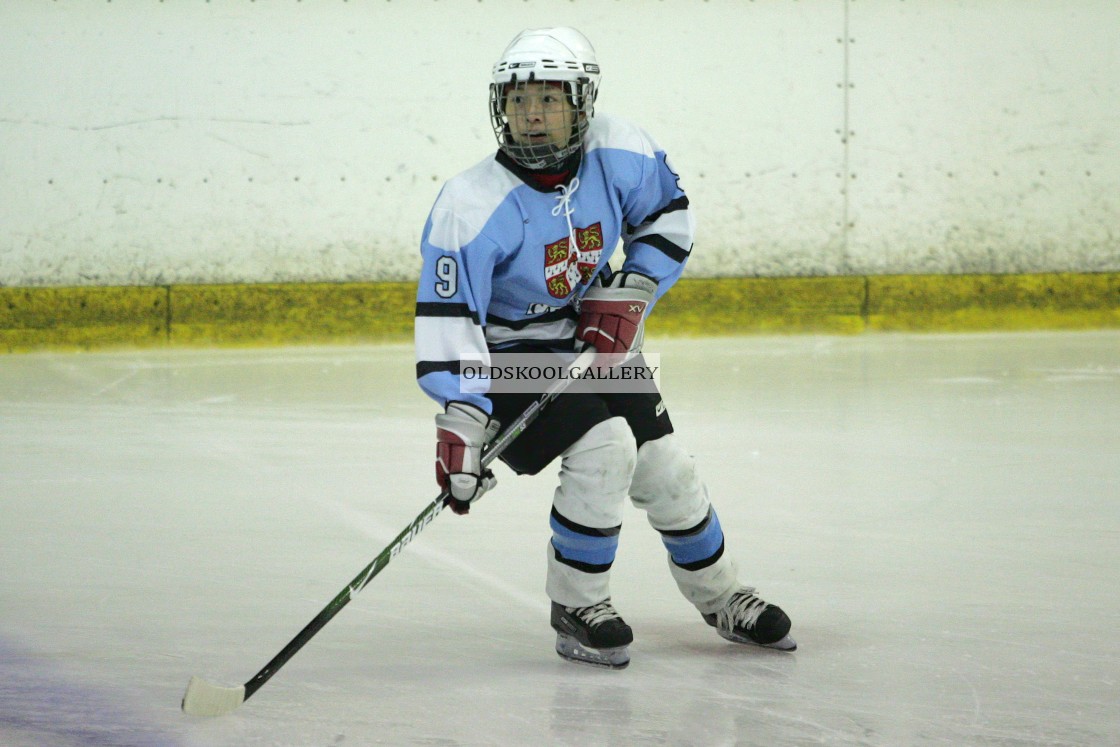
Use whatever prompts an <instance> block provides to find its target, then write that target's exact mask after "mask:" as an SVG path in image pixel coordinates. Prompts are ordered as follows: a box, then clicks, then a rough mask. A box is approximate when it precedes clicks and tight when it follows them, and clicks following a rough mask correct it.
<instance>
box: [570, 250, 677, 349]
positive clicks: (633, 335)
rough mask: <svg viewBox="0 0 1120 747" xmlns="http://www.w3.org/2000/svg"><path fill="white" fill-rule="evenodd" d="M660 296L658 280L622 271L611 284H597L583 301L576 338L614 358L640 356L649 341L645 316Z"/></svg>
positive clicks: (581, 302) (611, 280)
mask: <svg viewBox="0 0 1120 747" xmlns="http://www.w3.org/2000/svg"><path fill="white" fill-rule="evenodd" d="M655 293H657V281H656V280H654V279H653V278H650V277H646V276H645V275H641V274H639V273H637V272H620V273H618V274H616V275H614V276H613V277H611V279H610V281H609V282H608V283H607V285H593V286H592V287H591V289H590V290H589V291H587V294H586V295H585V296H584V297H583V300H582V301H580V307H579V308H580V311H579V326H578V327H577V328H576V339H577V340H579V341H580V342H583V343H585V344H587V345H592V346H594V348H595V350H597V351H598V352H599V353H600V355H604V356H610V358H609V359H608V360H609V361H610V363H611V364H612V365H615V364H617V363H621V362H622V360H623V358H622V355H618V354H626V353H637V352H638V351H640V350H641V349H642V341H643V339H644V338H645V314H646V309H647V308H649V305H650V303H651V302H652V301H653V296H654V294H655ZM612 354H615V355H612Z"/></svg>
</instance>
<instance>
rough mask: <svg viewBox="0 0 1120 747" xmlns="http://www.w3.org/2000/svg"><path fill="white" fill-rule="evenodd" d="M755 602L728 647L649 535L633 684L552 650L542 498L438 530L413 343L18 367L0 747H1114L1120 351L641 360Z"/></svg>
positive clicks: (8, 417) (543, 483) (526, 486)
mask: <svg viewBox="0 0 1120 747" xmlns="http://www.w3.org/2000/svg"><path fill="white" fill-rule="evenodd" d="M647 347H648V349H649V350H651V351H655V352H658V353H660V354H661V363H662V367H663V371H662V378H661V381H662V385H663V388H664V390H665V393H666V399H667V403H668V405H669V411H670V413H671V415H672V417H673V421H674V423H675V424H676V426H677V430H678V432H679V433H681V434H682V436H683V437H684V439H685V440H686V441H687V443H688V444H689V445H690V447H691V448H692V450H693V452H694V453H695V455H696V457H697V460H698V462H699V465H700V468H701V470H702V471H703V474H704V475H705V477H706V479H707V481H708V483H709V486H710V488H711V492H712V495H713V499H714V502H715V505H716V507H717V509H718V510H719V512H720V516H721V520H722V524H723V526H724V529H725V531H726V533H727V538H728V551H729V552H730V553H731V554H732V555H733V556H734V557H735V558H736V559H737V560H738V561H739V564H740V569H741V575H742V578H743V580H744V581H746V582H749V583H751V584H754V585H756V586H758V587H759V591H760V593H761V594H762V595H763V596H764V597H765V598H767V599H769V600H772V601H775V602H777V603H779V604H781V605H782V606H783V607H784V608H785V609H786V610H787V611H788V612H789V614H790V616H791V617H792V618H793V621H794V629H793V634H794V636H795V637H796V639H797V641H798V644H799V646H800V648H799V650H798V651H797V652H796V653H794V654H783V653H780V652H775V651H770V650H763V649H756V648H746V647H737V646H734V645H732V644H730V643H727V642H726V641H724V640H722V639H721V638H719V637H718V636H717V635H716V634H715V633H714V631H712V629H711V628H709V627H708V626H707V625H705V624H704V622H703V621H702V620H701V619H700V616H699V615H698V614H697V613H696V612H695V611H694V610H693V609H692V608H690V607H689V606H688V605H687V604H686V603H685V602H684V601H683V600H682V599H681V598H680V597H679V595H678V594H677V592H676V589H675V587H674V586H673V584H672V582H671V579H670V577H669V574H668V571H667V569H666V567H665V562H666V561H665V553H664V550H663V548H662V547H661V545H660V542H659V540H658V538H657V536H656V534H655V533H654V532H653V531H652V530H651V529H650V528H649V527H648V525H647V524H646V523H645V520H644V517H643V516H642V515H641V514H640V512H638V511H637V510H636V509H634V508H633V507H630V508H629V509H628V512H627V519H626V525H625V528H624V531H623V533H622V541H621V546H620V549H619V556H618V560H617V562H616V564H615V570H614V573H613V581H612V586H613V593H614V601H615V603H616V605H617V607H618V608H619V609H620V610H621V611H622V612H623V614H624V615H625V617H626V619H627V621H628V622H629V623H630V624H631V625H632V626H633V628H634V631H635V636H636V640H635V642H634V645H633V646H632V647H631V655H632V663H631V665H630V667H629V668H628V669H626V670H625V671H621V672H618V671H606V670H600V669H591V668H581V667H579V666H578V665H574V664H571V663H568V662H564V661H562V660H561V659H560V658H559V657H557V656H556V654H555V653H554V651H553V642H554V636H553V634H552V631H551V629H550V628H549V626H548V604H547V600H546V599H545V597H544V592H543V585H544V557H545V556H544V553H545V545H546V542H547V540H548V511H549V503H550V498H551V492H552V487H553V485H552V482H553V480H554V470H552V469H549V470H546V471H545V474H543V475H541V476H538V477H534V478H527V477H522V478H517V477H514V476H513V475H512V474H511V473H510V472H509V471H508V470H506V469H504V468H501V469H500V470H499V479H500V484H499V486H498V488H497V490H496V491H495V492H494V493H492V494H490V495H488V496H487V497H486V498H485V499H484V500H483V501H482V502H480V503H479V504H478V505H477V507H476V508H475V509H474V510H473V511H472V513H471V515H470V516H469V517H457V516H454V515H452V514H450V512H444V514H443V515H441V516H440V517H439V519H438V520H437V521H436V522H434V523H433V524H432V525H431V526H430V527H428V529H427V530H425V531H424V533H423V534H421V535H420V536H419V537H418V538H417V539H416V540H415V541H414V542H413V543H412V544H411V545H410V546H409V547H408V548H407V550H406V551H405V552H403V553H402V554H401V555H400V556H398V557H397V558H396V559H395V560H394V561H393V562H392V564H391V565H390V566H389V567H388V568H387V569H386V570H385V571H384V572H383V573H382V574H381V575H380V576H378V577H377V578H376V579H375V580H374V581H373V583H372V584H371V585H370V586H369V587H368V588H367V589H366V590H365V591H364V592H362V594H360V595H358V596H357V597H355V599H354V601H353V602H352V603H351V604H350V605H349V606H348V607H347V608H346V609H345V610H343V611H342V612H341V613H340V614H339V615H338V617H336V618H335V619H334V620H333V621H332V622H331V623H330V624H329V625H328V626H327V627H326V628H324V629H323V631H322V632H320V633H319V635H318V636H316V637H315V639H314V640H312V641H311V642H310V643H309V644H308V645H307V646H306V647H305V648H304V649H303V650H302V651H301V652H300V653H299V654H297V655H296V657H295V658H294V659H292V660H291V661H290V662H289V663H288V664H287V665H286V666H285V667H284V669H283V670H282V671H281V672H280V673H278V674H277V675H276V676H275V677H274V678H273V679H272V680H271V681H270V682H269V683H268V684H266V685H265V687H263V688H262V689H261V690H260V691H259V692H258V693H257V694H256V695H254V696H253V698H252V699H250V700H249V701H248V702H246V703H245V704H244V705H243V706H242V707H241V708H240V709H238V710H237V711H236V712H234V713H233V714H231V715H229V716H225V717H221V718H216V719H203V718H194V717H189V716H186V715H184V714H183V713H182V712H181V711H180V710H179V703H180V699H181V698H182V696H183V690H184V688H185V687H186V684H187V681H188V679H189V678H190V677H191V676H192V675H200V676H203V677H206V678H207V679H209V680H211V681H214V682H218V683H222V684H226V685H239V684H241V683H243V682H244V681H245V680H247V679H248V678H249V677H250V676H252V675H253V674H254V673H256V671H257V670H258V669H259V668H260V667H261V666H263V665H264V663H265V662H266V661H268V660H269V659H270V658H271V657H272V656H273V654H275V653H276V652H277V651H278V650H279V649H280V648H281V647H282V646H283V645H284V644H285V643H287V642H288V640H289V639H290V638H291V637H292V636H294V635H295V634H296V632H298V631H299V629H300V628H302V627H303V625H304V624H306V623H307V622H308V621H309V620H310V619H311V618H312V617H314V616H315V614H316V613H318V611H319V610H320V609H321V608H322V607H323V606H324V605H325V604H326V603H327V602H328V601H330V599H331V598H332V597H333V596H334V595H335V594H336V593H337V592H338V591H339V590H340V589H341V588H342V587H343V586H344V585H345V584H346V583H347V582H348V581H349V580H350V579H351V578H352V577H353V576H354V575H355V574H356V573H357V572H358V571H360V570H361V569H362V568H363V567H364V566H365V564H366V563H368V562H369V561H370V560H372V558H373V557H374V556H375V555H376V554H377V553H378V552H379V551H380V550H381V549H382V548H383V547H384V546H385V545H386V544H387V543H388V542H389V541H390V540H391V539H392V538H393V536H395V535H396V533H397V532H399V531H400V530H401V529H402V528H403V527H404V526H405V525H406V524H407V523H408V522H409V521H411V520H412V518H413V517H415V516H416V514H417V513H418V512H419V511H420V510H421V509H422V508H423V507H424V505H425V504H426V503H427V502H428V501H429V500H430V499H431V498H432V497H434V495H435V488H434V481H433V478H432V466H431V453H432V451H433V449H432V439H433V426H432V422H431V416H432V415H433V414H434V412H435V406H434V405H433V404H432V403H430V402H429V401H428V400H427V399H426V398H425V397H424V396H423V395H422V394H421V393H420V391H419V390H418V389H417V388H416V387H415V384H414V380H413V376H414V367H413V361H412V351H411V349H410V348H408V347H394V346H389V347H337V348H336V347H321V348H291V349H287V348H285V349H268V350H193V351H192V350H172V351H145V352H114V353H96V354H33V355H14V356H0V571H2V572H0V743H2V744H4V745H13V746H15V747H23V746H24V745H61V746H63V747H66V746H68V745H102V744H112V745H145V746H147V745H199V746H202V745H206V746H210V745H370V744H386V745H411V744H421V745H514V744H517V745H521V744H533V745H545V744H549V745H553V744H555V745H608V744H609V745H624V744H625V745H628V744H643V745H646V744H654V745H657V744H662V745H704V746H705V747H707V746H710V745H731V744H743V745H786V744H829V745H924V744H952V745H1114V744H1118V743H1120V719H1118V718H1117V715H1116V703H1117V702H1120V693H1118V680H1120V637H1118V636H1117V635H1116V623H1117V620H1118V619H1120V583H1118V581H1120V333H1116V332H1088V333H1037V334H1035V333H1029V334H1008V335H1003V334H979V335H966V336H958V335H925V336H911V335H864V336H856V337H812V336H804V337H754V338H745V339H719V340H697V341H657V340H654V341H651V342H650V343H649V344H648V346H647Z"/></svg>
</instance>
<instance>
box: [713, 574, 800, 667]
mask: <svg viewBox="0 0 1120 747" xmlns="http://www.w3.org/2000/svg"><path fill="white" fill-rule="evenodd" d="M704 621H705V622H706V623H708V624H709V625H711V626H712V627H714V628H715V629H716V630H717V631H718V632H719V634H720V635H721V636H723V637H724V638H726V639H727V640H729V641H734V642H735V643H753V644H755V645H758V646H766V647H767V648H776V649H778V650H780V651H796V650H797V642H796V641H794V640H793V639H792V638H790V637H789V629H790V626H791V623H790V621H789V617H787V616H786V613H784V612H782V610H781V608H780V607H775V606H774V605H772V604H767V603H766V602H764V601H762V600H761V599H759V598H758V597H757V596H755V594H754V589H753V588H752V587H750V586H744V587H742V588H741V589H739V590H738V591H737V592H735V593H734V594H732V595H731V598H730V599H728V600H727V604H725V605H724V606H723V608H722V609H720V610H718V611H716V612H712V613H710V614H707V615H704Z"/></svg>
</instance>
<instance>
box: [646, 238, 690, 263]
mask: <svg viewBox="0 0 1120 747" xmlns="http://www.w3.org/2000/svg"><path fill="white" fill-rule="evenodd" d="M634 243H635V244H639V243H641V244H649V245H650V246H652V247H653V248H654V249H659V250H660V251H661V253H662V254H664V255H665V256H667V257H668V258H669V259H671V260H673V261H674V262H684V261H685V260H686V259H688V250H687V249H682V248H681V247H679V246H677V245H676V244H674V243H673V242H672V241H669V239H667V238H665V237H664V236H662V235H661V234H657V233H654V234H650V235H649V236H641V237H639V238H636V239H634Z"/></svg>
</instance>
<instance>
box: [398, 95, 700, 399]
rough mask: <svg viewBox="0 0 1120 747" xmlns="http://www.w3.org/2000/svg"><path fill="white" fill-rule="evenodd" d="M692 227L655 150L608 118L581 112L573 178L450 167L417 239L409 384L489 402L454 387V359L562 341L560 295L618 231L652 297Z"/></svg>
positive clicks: (682, 255)
mask: <svg viewBox="0 0 1120 747" xmlns="http://www.w3.org/2000/svg"><path fill="white" fill-rule="evenodd" d="M576 180H578V182H577V181H576ZM693 232H694V222H693V218H692V214H691V212H690V211H689V209H688V198H687V197H686V196H685V193H684V191H683V190H682V189H681V187H680V184H679V183H678V176H677V174H675V173H674V172H673V170H672V168H671V167H670V165H669V162H668V160H667V158H666V155H665V153H664V152H663V151H662V150H661V149H660V148H659V147H658V146H657V144H656V143H654V141H653V139H652V138H651V137H650V136H649V135H648V134H646V133H645V132H644V131H643V130H641V129H640V128H638V127H637V126H635V125H633V124H631V123H629V122H626V121H624V120H620V119H617V118H614V117H605V116H598V117H595V118H594V119H592V120H591V125H590V127H589V128H588V132H587V135H586V137H585V140H584V154H583V159H582V161H581V163H580V167H579V171H578V173H577V175H576V177H575V179H573V180H572V181H571V182H570V183H569V185H568V186H565V187H562V188H561V187H558V188H557V189H556V190H555V191H550V192H546V191H541V190H539V189H537V188H535V187H533V186H531V185H529V184H527V183H526V182H524V181H522V180H521V179H520V178H519V177H518V176H517V175H516V174H515V173H514V172H513V171H512V170H511V169H509V168H507V167H506V166H504V165H503V164H502V163H501V162H500V161H499V160H498V159H496V158H494V157H490V158H488V159H486V160H484V161H482V162H481V163H479V164H477V165H476V166H474V167H473V168H470V169H468V170H467V171H465V172H463V173H461V174H459V175H458V176H456V177H453V178H452V179H451V180H450V181H448V182H447V184H445V185H444V187H443V189H442V191H441V192H440V194H439V197H438V198H436V202H435V205H434V206H433V207H432V212H431V214H430V215H429V216H428V221H427V224H426V225H425V226H424V234H423V237H422V240H421V254H422V256H423V260H424V264H423V268H422V270H421V273H420V284H419V287H418V290H417V299H416V327H415V334H416V359H417V363H416V376H417V380H418V382H419V384H420V387H421V388H422V389H423V390H424V391H425V392H426V393H427V394H428V395H429V396H431V397H432V398H433V399H435V400H436V401H437V402H438V403H439V404H440V405H441V406H446V404H447V402H448V401H451V400H458V401H462V402H469V403H471V404H473V405H476V406H478V407H481V408H482V409H483V410H485V411H486V412H490V411H491V405H490V402H489V400H488V399H486V397H485V396H483V395H482V394H478V393H473V394H467V393H463V392H461V391H460V381H459V368H460V361H461V360H482V361H484V362H489V356H488V353H489V351H500V350H501V349H502V348H505V347H509V346H511V345H515V344H523V343H528V344H532V345H535V346H539V347H541V348H545V349H553V350H571V349H572V346H573V340H574V337H575V331H576V322H577V320H578V314H577V313H576V311H575V309H574V308H573V305H572V304H573V302H574V301H576V300H577V299H578V298H580V297H581V296H582V294H583V292H584V291H586V289H587V286H588V284H589V283H590V282H591V280H592V279H593V278H594V277H595V275H596V274H597V273H598V272H599V271H600V270H602V269H603V268H605V267H606V266H607V264H608V262H609V261H610V259H611V256H612V255H613V254H614V252H615V250H616V249H617V247H618V245H619V243H620V240H621V244H622V251H623V253H624V255H625V259H624V261H623V264H622V269H623V270H624V271H633V272H640V273H642V274H643V275H648V276H649V277H652V278H654V279H655V280H657V281H658V290H657V298H659V297H660V296H661V295H662V294H664V293H665V292H666V291H667V290H668V289H669V287H670V286H672V284H673V283H675V282H676V281H677V279H678V278H679V277H680V275H681V273H682V271H683V270H684V265H685V262H686V261H687V260H688V256H689V252H690V251H691V249H692V238H693ZM655 300H656V299H655ZM651 308H652V304H651ZM647 313H648V312H647Z"/></svg>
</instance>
